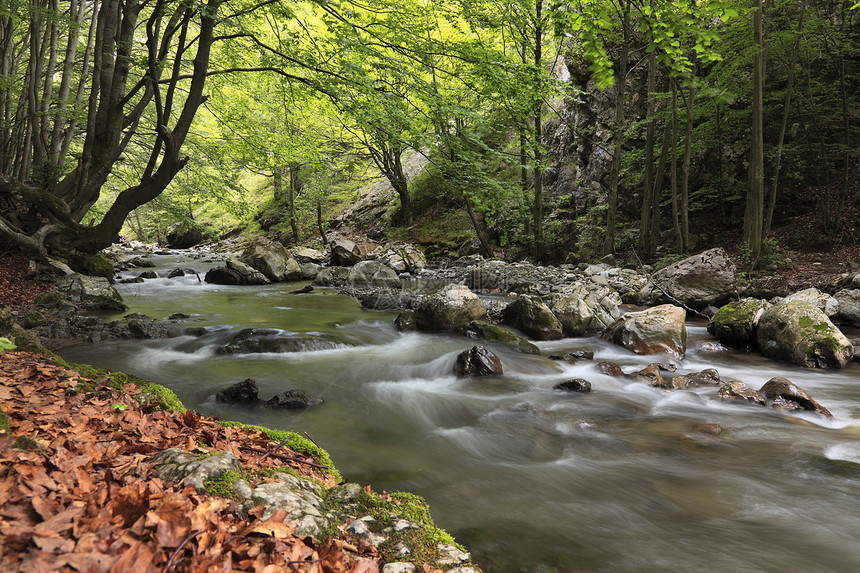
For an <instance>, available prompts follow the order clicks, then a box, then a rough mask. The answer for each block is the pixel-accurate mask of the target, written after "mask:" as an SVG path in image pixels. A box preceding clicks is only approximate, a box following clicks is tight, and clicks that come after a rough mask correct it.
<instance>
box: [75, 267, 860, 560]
mask: <svg viewBox="0 0 860 573" xmlns="http://www.w3.org/2000/svg"><path fill="white" fill-rule="evenodd" d="M153 260H154V261H155V262H156V263H157V268H156V270H157V271H159V273H160V275H164V276H166V274H167V271H169V270H170V269H173V268H176V267H179V266H181V267H183V268H185V267H191V268H194V269H196V270H198V271H199V272H200V276H202V275H203V272H204V271H205V270H206V268H208V267H209V266H211V263H210V264H206V263H201V262H200V261H198V260H191V259H189V258H187V257H186V256H185V255H183V254H174V255H162V256H156V257H154V258H153ZM138 272H139V271H135V272H132V273H126V276H132V275H136V274H138ZM304 284H306V283H290V284H279V285H268V286H262V287H238V286H235V287H234V286H216V285H208V284H206V283H201V282H199V281H198V279H197V277H196V276H194V275H187V276H185V277H182V278H174V279H167V278H157V279H152V280H147V281H146V282H144V283H140V284H120V285H117V289H118V290H119V291H120V293H121V294H122V295H123V297H124V298H125V301H126V303H127V304H128V305H129V306H130V307H131V311H132V312H142V313H145V314H147V315H149V316H151V317H153V318H157V319H160V318H165V317H167V316H169V315H171V314H173V313H177V312H181V313H186V314H189V315H191V317H190V318H188V319H185V320H183V321H181V322H177V323H176V329H177V331H181V329H182V328H187V327H202V328H203V329H204V330H205V333H204V334H203V335H202V336H197V337H195V336H188V335H180V336H176V337H174V338H169V339H166V340H152V341H139V340H134V341H111V342H104V343H100V344H92V345H86V344H76V345H69V346H66V347H64V348H62V349H60V350H59V351H58V353H59V354H61V355H62V356H64V357H66V358H68V359H70V360H73V361H76V362H86V363H90V364H94V365H97V366H101V367H104V368H108V369H112V370H122V371H126V372H129V373H132V374H134V375H136V376H139V377H142V378H146V379H149V380H152V381H154V382H158V383H160V384H163V385H165V386H167V387H169V388H171V389H172V390H173V391H175V392H176V394H177V395H178V396H179V398H180V399H181V400H182V401H183V402H184V403H185V404H186V406H188V407H189V408H192V409H194V410H197V411H199V412H201V413H203V414H206V415H212V416H218V417H220V418H221V419H225V420H238V421H242V422H248V423H254V424H260V425H264V426H268V427H272V428H279V429H290V430H294V431H297V432H299V433H304V432H307V433H308V434H309V435H310V436H311V437H312V438H313V439H314V440H315V441H316V442H317V443H319V444H320V445H321V446H322V447H324V448H326V449H327V450H328V451H329V452H330V453H331V455H332V459H333V460H334V462H335V464H336V466H337V467H338V469H339V470H340V471H341V473H342V474H343V475H344V476H345V477H346V478H348V479H349V480H350V481H354V482H358V483H362V484H364V483H372V484H373V487H374V489H376V490H377V491H381V490H387V491H394V490H405V491H413V492H416V493H419V494H421V495H423V496H424V497H425V498H426V499H427V500H428V501H429V502H430V507H431V510H432V513H433V516H434V519H435V520H436V522H437V524H438V525H439V526H440V527H443V528H444V529H446V530H447V531H449V532H450V533H452V534H453V535H454V536H455V537H456V538H457V540H458V541H459V542H460V543H462V544H464V545H465V546H466V547H467V548H468V549H470V550H471V551H472V553H473V558H474V560H475V561H476V562H477V563H478V564H480V565H481V566H482V568H483V569H484V571H486V572H487V573H496V572H501V573H508V572H511V573H512V572H521V571H522V572H526V571H527V572H575V571H613V572H633V571H636V572H640V571H641V572H650V571H655V572H656V571H660V572H685V571H690V572H697V573H700V572H703V571H732V572H746V571H749V572H760V571H774V572H776V571H792V572H805V571H809V572H817V573H821V572H829V571H832V572H839V573H844V572H848V571H860V465H855V464H857V463H860V368H858V366H857V365H856V364H854V365H852V366H851V367H849V368H847V369H845V370H842V371H832V370H809V369H803V368H799V367H794V366H791V365H788V364H782V363H777V362H774V361H771V360H768V359H764V358H762V357H760V356H758V355H755V354H748V353H744V352H737V351H730V350H726V349H725V348H722V347H720V346H719V345H718V344H716V342H715V341H714V340H713V339H712V338H711V337H710V336H709V335H708V333H707V331H706V330H705V323H704V322H689V323H688V325H687V327H688V353H687V357H686V359H684V360H674V359H669V358H666V357H650V358H649V357H641V356H636V355H633V354H631V353H629V352H627V351H625V350H623V349H621V348H618V347H615V346H612V345H610V344H608V343H606V342H603V341H600V340H598V339H596V338H576V339H564V340H560V341H554V342H541V343H538V345H539V346H540V347H541V349H542V350H543V351H544V353H545V354H546V353H553V354H554V353H562V352H564V351H566V350H569V349H572V348H578V347H582V346H588V347H590V348H592V349H593V350H594V353H595V362H597V361H600V360H611V361H615V362H617V363H619V364H620V365H621V366H622V367H623V368H624V370H625V372H631V371H634V370H639V369H640V368H642V367H644V366H646V365H647V364H649V363H651V362H655V361H656V362H667V361H669V362H673V363H675V364H676V365H677V367H678V372H679V373H686V372H693V371H700V370H702V369H704V368H716V369H717V370H718V371H719V373H720V375H721V377H722V378H723V379H724V380H730V379H738V380H743V381H745V382H747V383H748V384H749V385H750V386H752V387H755V388H758V387H760V386H761V385H763V384H764V383H765V382H766V381H767V380H769V379H770V378H771V377H773V376H785V377H787V378H789V379H791V380H792V381H793V382H795V383H796V384H798V385H799V386H801V387H803V388H805V389H807V390H808V391H809V392H810V394H812V396H813V397H814V398H815V399H816V400H817V401H818V402H820V403H821V404H822V405H824V406H825V407H826V408H828V409H829V410H830V411H831V412H832V413H833V415H834V417H833V419H832V420H827V419H824V418H822V417H820V416H818V415H815V414H803V415H788V414H784V413H780V412H777V411H774V410H770V409H765V408H762V407H757V406H753V405H746V404H739V403H734V402H733V403H726V402H724V401H721V400H718V399H717V398H716V396H715V394H716V392H715V389H714V388H703V389H698V390H694V391H674V392H668V391H664V390H660V389H657V388H653V387H650V386H648V385H646V384H643V383H641V382H636V381H633V380H631V379H618V378H613V377H610V376H606V375H603V374H600V373H599V372H597V371H596V369H595V367H594V362H589V361H582V362H580V363H578V364H575V365H571V364H566V363H556V362H552V361H550V360H548V359H546V358H543V357H536V356H527V355H523V354H518V353H516V352H513V351H510V350H507V349H505V348H503V347H498V348H496V347H492V350H493V351H494V352H496V353H497V354H498V355H499V356H500V358H501V360H502V364H503V366H504V368H505V375H504V376H502V377H498V378H489V379H458V378H456V377H455V376H453V374H452V368H453V364H454V360H455V357H456V355H457V354H458V353H459V352H461V351H462V350H465V349H467V348H470V347H471V346H472V345H473V344H474V341H470V340H467V339H464V338H461V337H458V336H455V335H447V334H425V333H400V332H397V331H396V330H395V329H394V327H393V324H392V322H393V319H394V317H395V313H392V312H380V311H368V310H363V309H361V308H360V306H359V304H358V302H356V301H355V300H354V299H352V298H349V297H345V296H342V295H339V294H337V293H336V292H335V291H333V290H330V289H316V290H315V291H314V292H312V293H310V294H301V295H297V294H287V292H288V291H290V290H295V289H297V288H299V287H301V286H303V285H304ZM247 327H266V328H275V329H279V330H280V331H282V334H283V335H285V336H288V335H289V336H293V335H294V336H314V337H321V338H326V339H329V340H332V341H334V342H336V343H338V344H339V345H340V346H339V347H338V348H335V349H331V350H322V351H316V352H297V353H289V354H257V355H249V354H244V355H219V354H216V352H215V348H216V347H218V346H219V345H223V344H225V342H226V340H228V339H229V338H230V337H231V336H232V335H233V334H235V333H236V332H237V331H238V330H240V329H242V328H247ZM249 377H251V378H254V379H256V381H257V384H258V386H259V388H260V397H261V398H263V399H267V398H269V397H270V396H273V395H275V394H277V393H279V392H283V391H284V390H288V389H293V388H301V389H304V390H306V391H307V392H310V393H311V394H315V395H317V396H319V397H321V398H323V399H324V400H325V403H324V404H323V405H322V406H319V407H316V408H311V409H308V410H305V411H285V410H271V409H265V408H257V407H243V406H236V405H227V404H223V403H218V402H216V401H215V400H214V395H215V392H216V391H218V390H220V389H222V388H225V387H227V386H229V385H231V384H233V383H236V382H239V381H241V380H243V379H245V378H249ZM570 378H585V379H587V380H589V381H590V382H591V384H592V386H593V391H592V392H591V393H589V394H574V393H570V394H566V393H562V392H558V391H554V390H552V387H553V385H554V384H556V383H558V382H560V381H563V380H567V379H570ZM702 424H714V425H717V426H719V427H720V428H721V429H722V433H721V434H713V433H711V432H712V431H713V428H712V427H710V426H708V427H702V426H701V425H702ZM849 462H853V463H849Z"/></svg>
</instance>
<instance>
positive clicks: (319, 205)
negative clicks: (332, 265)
mask: <svg viewBox="0 0 860 573" xmlns="http://www.w3.org/2000/svg"><path fill="white" fill-rule="evenodd" d="M317 228H318V229H319V231H320V238H321V239H322V244H323V247H327V246H328V238H327V237H326V236H325V230H324V229H323V220H322V201H319V200H317Z"/></svg>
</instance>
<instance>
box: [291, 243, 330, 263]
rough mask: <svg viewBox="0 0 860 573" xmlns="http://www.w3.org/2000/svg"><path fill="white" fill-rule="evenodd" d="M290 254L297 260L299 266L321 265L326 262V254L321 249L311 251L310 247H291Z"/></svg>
mask: <svg viewBox="0 0 860 573" xmlns="http://www.w3.org/2000/svg"><path fill="white" fill-rule="evenodd" d="M290 254H291V255H292V256H293V258H294V259H296V262H297V263H299V265H302V264H305V263H315V264H317V265H321V264H322V263H323V261H325V252H324V251H322V250H319V249H310V248H308V247H290Z"/></svg>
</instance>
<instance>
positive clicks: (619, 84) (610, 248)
mask: <svg viewBox="0 0 860 573" xmlns="http://www.w3.org/2000/svg"><path fill="white" fill-rule="evenodd" d="M621 10H623V12H624V13H623V17H622V23H621V51H620V53H619V55H618V74H617V76H616V78H615V126H614V127H615V129H614V133H613V136H612V140H613V141H612V164H611V166H610V168H609V169H610V171H609V205H608V209H607V211H606V236H605V241H604V245H603V249H604V251H606V252H607V253H614V252H615V220H616V217H617V213H618V184H619V181H620V180H621V148H622V143H623V139H624V98H625V96H626V91H627V56H628V51H629V37H628V33H627V24H628V19H629V16H630V10H629V9H628V6H627V2H621Z"/></svg>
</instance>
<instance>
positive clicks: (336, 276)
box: [313, 267, 349, 286]
mask: <svg viewBox="0 0 860 573" xmlns="http://www.w3.org/2000/svg"><path fill="white" fill-rule="evenodd" d="M348 278H349V268H347V267H323V268H322V269H320V271H319V273H317V276H316V278H315V279H314V282H313V284H314V286H338V285H344V284H346V281H347V280H348Z"/></svg>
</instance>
